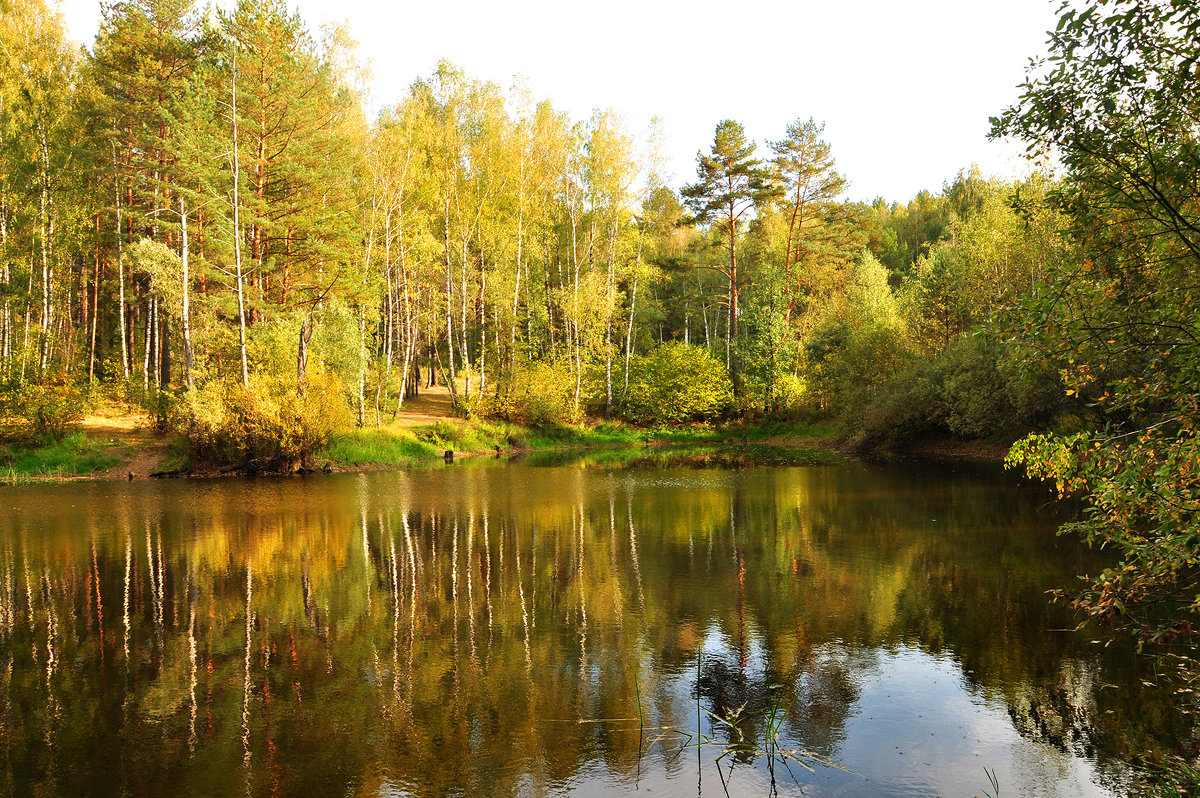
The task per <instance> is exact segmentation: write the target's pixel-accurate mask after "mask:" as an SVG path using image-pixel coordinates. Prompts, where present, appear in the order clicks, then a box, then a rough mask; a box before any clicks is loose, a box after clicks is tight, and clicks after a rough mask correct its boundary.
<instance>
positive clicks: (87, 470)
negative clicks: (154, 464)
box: [0, 431, 133, 484]
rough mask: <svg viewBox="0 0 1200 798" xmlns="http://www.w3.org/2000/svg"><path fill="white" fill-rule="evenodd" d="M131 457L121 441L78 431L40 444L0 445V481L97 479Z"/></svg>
mask: <svg viewBox="0 0 1200 798" xmlns="http://www.w3.org/2000/svg"><path fill="white" fill-rule="evenodd" d="M132 455H133V451H132V450H131V449H130V447H128V446H127V445H126V444H125V443H124V442H123V441H119V440H112V439H103V438H98V437H93V436H90V435H88V434H87V433H86V432H81V431H80V432H72V433H70V434H68V435H67V436H66V437H64V438H63V439H62V440H60V441H54V442H51V443H46V444H43V445H36V444H27V445H16V444H13V445H0V479H2V480H3V481H4V482H5V483H8V484H16V483H20V482H38V481H46V480H55V479H65V478H70V477H87V476H100V475H103V474H105V473H107V472H108V471H110V470H111V469H112V468H113V467H114V466H116V465H118V464H120V463H123V462H126V461H128V459H129V458H130V457H131V456H132Z"/></svg>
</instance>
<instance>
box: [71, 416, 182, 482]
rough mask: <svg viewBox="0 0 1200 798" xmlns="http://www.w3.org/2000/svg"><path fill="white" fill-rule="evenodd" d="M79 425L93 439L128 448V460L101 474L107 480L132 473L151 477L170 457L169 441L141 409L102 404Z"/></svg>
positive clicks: (125, 453) (136, 476) (137, 476)
mask: <svg viewBox="0 0 1200 798" xmlns="http://www.w3.org/2000/svg"><path fill="white" fill-rule="evenodd" d="M79 426H80V429H82V430H83V432H85V433H86V434H87V436H88V437H89V438H93V439H99V440H108V441H110V442H112V443H115V444H117V445H119V446H121V447H123V448H124V450H125V451H124V452H123V453H122V456H123V457H124V458H125V459H123V460H122V461H121V462H120V463H118V464H116V465H114V466H112V467H111V468H109V469H108V470H107V471H104V472H103V473H102V474H101V475H100V476H101V477H102V478H103V479H121V478H123V477H128V475H129V474H133V476H134V477H135V478H144V477H148V476H149V475H150V474H151V473H152V472H154V471H158V470H160V468H161V464H162V461H163V459H164V458H165V457H166V454H167V447H168V444H169V441H168V440H167V438H166V437H164V436H162V435H158V434H156V433H155V432H154V423H153V420H152V419H151V418H150V416H149V415H148V414H146V413H145V412H142V411H141V410H133V409H131V408H128V407H125V406H123V405H102V406H100V407H97V408H96V409H95V411H93V412H92V413H88V414H87V415H85V416H84V417H83V421H82V422H80V425H79Z"/></svg>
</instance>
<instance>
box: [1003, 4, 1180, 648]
mask: <svg viewBox="0 0 1200 798" xmlns="http://www.w3.org/2000/svg"><path fill="white" fill-rule="evenodd" d="M1198 43H1200V8H1198V7H1197V6H1196V5H1195V4H1193V3H1180V2H1167V1H1166V0H1152V1H1151V2H1132V1H1131V0H1119V1H1118V2H1108V3H1090V4H1086V5H1084V6H1082V7H1075V8H1071V9H1068V10H1066V11H1065V12H1064V13H1063V15H1062V17H1061V18H1060V20H1059V25H1058V28H1057V30H1056V31H1055V32H1054V33H1053V34H1052V35H1051V39H1050V59H1049V61H1048V62H1047V63H1046V64H1044V65H1042V66H1041V68H1040V69H1037V70H1035V71H1034V72H1033V74H1032V75H1031V76H1030V78H1029V79H1028V81H1027V82H1026V83H1025V84H1024V85H1023V87H1022V94H1021V98H1020V100H1019V101H1018V102H1017V104H1016V105H1014V106H1013V107H1012V108H1010V109H1008V110H1007V111H1006V112H1005V113H1004V114H1003V116H1001V117H1000V118H998V119H996V120H994V133H995V134H996V135H1015V136H1019V137H1021V138H1023V139H1024V140H1026V141H1027V142H1028V143H1029V147H1030V149H1031V151H1034V152H1041V151H1043V150H1046V149H1048V150H1049V151H1050V152H1051V153H1052V154H1053V155H1055V156H1057V157H1058V158H1059V159H1060V161H1061V162H1062V163H1063V164H1064V166H1065V167H1066V169H1067V175H1066V179H1065V181H1064V184H1063V186H1062V187H1061V188H1060V189H1059V191H1058V192H1056V195H1055V198H1056V199H1057V201H1058V203H1059V205H1060V207H1061V208H1062V209H1063V210H1064V211H1065V212H1066V213H1067V214H1068V216H1069V218H1070V220H1071V224H1072V230H1073V232H1074V233H1075V237H1076V241H1077V243H1078V246H1079V248H1080V250H1081V253H1080V255H1079V257H1078V258H1077V259H1076V260H1074V261H1073V262H1068V263H1064V264H1061V265H1059V266H1058V267H1057V268H1055V269H1054V270H1053V271H1052V273H1051V274H1050V277H1049V280H1048V282H1049V284H1048V285H1047V286H1046V287H1045V289H1044V290H1041V291H1039V292H1038V293H1037V294H1036V295H1035V296H1034V298H1033V299H1032V300H1031V301H1030V302H1028V303H1027V305H1026V308H1025V312H1024V314H1023V315H1022V316H1021V317H1020V319H1019V322H1018V324H1017V325H1016V329H1015V332H1016V334H1017V337H1018V339H1019V340H1020V341H1021V342H1022V343H1024V344H1026V345H1027V346H1029V347H1030V348H1031V349H1032V351H1033V352H1034V353H1035V355H1034V356H1035V357H1040V358H1042V359H1043V360H1044V361H1045V362H1047V363H1049V364H1054V365H1057V366H1058V367H1059V368H1061V369H1062V374H1063V377H1064V379H1065V381H1066V386H1067V390H1068V393H1069V394H1074V395H1079V396H1082V397H1084V398H1085V399H1086V400H1087V401H1088V402H1090V403H1091V404H1093V405H1095V406H1096V408H1098V409H1100V410H1101V411H1102V412H1103V413H1104V420H1105V423H1104V425H1103V426H1102V427H1101V428H1096V429H1091V430H1088V431H1084V432H1081V433H1078V434H1074V435H1037V436H1033V437H1030V438H1027V439H1026V440H1024V441H1022V442H1020V443H1019V444H1018V445H1017V446H1016V447H1015V448H1014V449H1013V451H1012V453H1011V454H1010V457H1009V460H1010V462H1011V463H1013V464H1019V465H1023V466H1024V467H1025V468H1026V469H1027V470H1028V472H1029V473H1030V474H1032V475H1034V476H1039V477H1044V478H1048V479H1052V480H1054V481H1055V482H1056V483H1057V485H1058V487H1059V490H1060V492H1062V493H1064V494H1075V495H1082V496H1085V497H1086V511H1085V513H1084V517H1083V519H1082V520H1081V521H1079V522H1077V523H1074V524H1070V525H1068V527H1067V529H1069V530H1071V531H1074V532H1077V533H1079V534H1081V535H1083V536H1084V537H1085V538H1086V539H1087V540H1089V541H1091V542H1094V543H1098V544H1100V545H1106V546H1108V547H1110V548H1111V549H1113V550H1114V552H1115V553H1116V554H1117V556H1118V557H1119V562H1118V563H1117V564H1116V565H1114V566H1113V567H1111V568H1109V569H1107V570H1105V571H1103V572H1102V573H1100V574H1099V575H1098V576H1096V577H1094V578H1089V579H1087V580H1086V581H1085V586H1084V587H1083V588H1082V589H1081V590H1079V591H1078V592H1075V593H1072V594H1070V596H1069V598H1070V600H1071V601H1072V602H1073V603H1074V606H1076V607H1077V608H1079V609H1080V610H1082V611H1084V612H1085V613H1087V615H1089V616H1090V617H1093V618H1095V619H1097V620H1099V621H1101V622H1103V623H1106V624H1111V625H1113V626H1114V627H1121V628H1127V629H1130V630H1131V631H1132V632H1133V633H1134V634H1135V635H1136V636H1137V637H1138V638H1139V639H1140V640H1159V639H1163V638H1166V637H1170V636H1172V635H1179V634H1188V633H1191V632H1192V631H1193V629H1192V623H1193V621H1194V619H1195V616H1196V614H1197V613H1198V612H1200V567H1198V565H1197V563H1198V561H1200V523H1198V521H1197V519H1200V443H1198V441H1197V430H1198V428H1200V406H1198V405H1197V402H1196V397H1197V396H1198V395H1200V367H1198V365H1197V364H1200V329H1198V328H1197V324H1196V313H1195V303H1196V299H1197V297H1200V202H1198V201H1197V194H1196V175H1197V174H1198V173H1200V138H1198V136H1197V131H1196V123H1195V121H1196V119H1197V118H1198V117H1200V81H1198V80H1197V66H1198V64H1200V44H1198Z"/></svg>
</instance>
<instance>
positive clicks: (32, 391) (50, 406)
mask: <svg viewBox="0 0 1200 798" xmlns="http://www.w3.org/2000/svg"><path fill="white" fill-rule="evenodd" d="M84 409H85V401H84V395H83V393H82V392H80V391H79V389H78V388H76V387H75V386H73V385H70V384H66V383H62V384H55V383H47V384H44V385H34V384H31V383H25V384H17V383H14V384H9V385H6V386H4V387H3V388H0V438H3V439H4V440H12V441H23V442H29V443H33V442H38V443H41V442H51V441H59V440H62V439H63V437H65V436H66V435H67V433H68V432H71V431H72V430H74V429H75V428H76V427H77V426H78V425H79V422H80V421H82V420H83V413H84Z"/></svg>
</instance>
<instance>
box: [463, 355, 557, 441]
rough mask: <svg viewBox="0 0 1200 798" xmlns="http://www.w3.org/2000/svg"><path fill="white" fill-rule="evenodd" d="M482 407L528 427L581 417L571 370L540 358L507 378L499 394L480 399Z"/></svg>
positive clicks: (500, 387) (496, 416) (501, 384)
mask: <svg viewBox="0 0 1200 798" xmlns="http://www.w3.org/2000/svg"><path fill="white" fill-rule="evenodd" d="M479 409H480V412H481V413H483V415H485V416H489V417H492V418H499V419H503V420H505V421H511V422H513V423H515V424H522V425H524V426H527V427H561V426H565V425H568V424H574V423H577V422H578V421H579V420H580V419H579V414H578V413H577V412H576V410H575V381H574V379H573V378H572V377H571V374H570V372H569V371H568V370H567V369H565V368H562V367H559V366H554V365H551V364H549V363H545V362H540V361H539V362H534V363H530V364H528V365H525V366H522V367H520V368H518V369H517V371H516V373H515V374H512V375H510V376H506V377H504V378H503V381H502V382H501V383H500V384H499V385H498V390H497V391H496V395H495V396H493V397H487V398H486V399H485V400H481V402H480V408H479Z"/></svg>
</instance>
